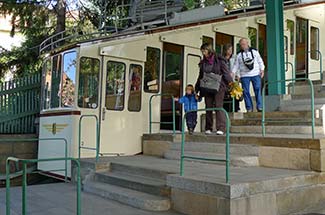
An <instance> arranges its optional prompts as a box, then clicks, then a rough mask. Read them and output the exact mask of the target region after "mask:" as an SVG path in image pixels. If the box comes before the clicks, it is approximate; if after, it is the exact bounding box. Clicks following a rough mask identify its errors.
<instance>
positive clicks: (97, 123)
mask: <svg viewBox="0 0 325 215" xmlns="http://www.w3.org/2000/svg"><path fill="white" fill-rule="evenodd" d="M94 117H95V119H96V162H98V160H99V121H98V117H97V116H96V115H94Z"/></svg>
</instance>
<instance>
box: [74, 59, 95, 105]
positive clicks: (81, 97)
mask: <svg viewBox="0 0 325 215" xmlns="http://www.w3.org/2000/svg"><path fill="white" fill-rule="evenodd" d="M99 71H100V61H99V60H98V59H96V58H89V57H81V58H80V74H79V87H78V106H79V107H81V108H92V109H96V108H97V107H98V86H99Z"/></svg>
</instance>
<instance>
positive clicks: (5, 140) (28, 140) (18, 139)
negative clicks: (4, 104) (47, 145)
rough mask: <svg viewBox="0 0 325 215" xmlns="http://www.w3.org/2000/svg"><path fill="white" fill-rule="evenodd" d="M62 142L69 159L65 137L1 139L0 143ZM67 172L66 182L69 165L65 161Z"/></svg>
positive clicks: (65, 173)
mask: <svg viewBox="0 0 325 215" xmlns="http://www.w3.org/2000/svg"><path fill="white" fill-rule="evenodd" d="M56 140H59V141H60V140H62V141H63V142H64V157H68V141H67V139H65V138H63V137H58V138H10V139H0V142H18V141H25V142H34V141H38V142H39V141H56ZM64 165H65V172H64V181H65V182H67V181H68V172H67V171H68V163H67V161H65V164H64Z"/></svg>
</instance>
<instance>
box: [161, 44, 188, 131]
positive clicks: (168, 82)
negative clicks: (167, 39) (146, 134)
mask: <svg viewBox="0 0 325 215" xmlns="http://www.w3.org/2000/svg"><path fill="white" fill-rule="evenodd" d="M183 55H184V47H183V46H180V45H175V44H171V43H164V46H163V81H162V94H170V95H173V96H174V97H180V96H181V95H182V92H183V90H182V89H183V85H182V83H183ZM172 102H174V101H171V99H170V97H162V100H161V113H160V114H161V117H160V118H161V122H172ZM175 108H176V129H177V130H180V124H181V116H182V107H181V105H178V104H176V106H175ZM160 128H161V129H166V130H171V129H172V125H169V124H168V125H167V124H161V127H160Z"/></svg>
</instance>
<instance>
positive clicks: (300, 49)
mask: <svg viewBox="0 0 325 215" xmlns="http://www.w3.org/2000/svg"><path fill="white" fill-rule="evenodd" d="M206 9H208V8H206ZM202 10H204V9H202ZM213 16H214V17H213ZM213 16H212V17H210V18H208V19H203V20H195V19H193V20H190V19H187V20H185V21H184V22H181V21H179V22H177V21H175V23H172V22H170V23H169V24H167V25H162V26H161V25H158V26H156V27H151V28H146V29H140V30H132V31H129V32H120V33H115V34H111V35H108V36H104V37H103V36H101V37H98V38H92V39H89V40H84V41H80V42H76V43H73V44H68V45H64V46H61V47H56V46H55V48H53V49H51V50H50V51H48V52H44V53H43V56H44V67H43V84H42V110H41V113H40V131H39V137H40V138H41V139H42V138H64V139H66V140H67V143H68V145H67V148H65V144H64V143H63V141H59V140H53V141H42V140H40V142H39V151H38V157H39V158H48V157H55V156H60V157H63V156H65V153H67V155H68V156H69V157H78V156H80V157H81V158H86V157H92V158H93V157H95V155H96V150H94V149H95V148H96V145H97V142H98V145H99V155H100V156H123V155H135V154H138V153H141V152H142V145H141V137H142V135H143V134H144V133H148V131H149V100H150V97H151V96H153V95H156V94H170V95H173V96H174V97H180V96H181V95H183V94H184V87H185V86H186V85H187V84H189V83H191V84H195V82H196V80H197V76H198V72H199V68H198V64H199V62H200V60H201V58H202V55H201V52H200V46H201V45H202V43H203V42H208V43H211V44H212V45H213V46H214V47H215V50H216V51H217V52H218V53H220V52H221V50H222V47H223V45H225V44H226V43H230V44H233V47H234V49H235V50H234V52H238V51H239V46H238V42H239V40H240V39H241V38H247V39H249V41H250V44H251V46H252V47H255V48H257V49H258V50H259V52H260V53H261V56H262V57H263V59H264V61H265V64H267V47H266V44H267V43H266V17H265V16H266V15H265V10H264V9H263V8H256V9H254V8H253V9H251V10H238V11H234V12H231V11H230V12H229V11H228V13H225V12H224V11H222V14H219V15H218V14H215V15H213ZM324 33H325V2H324V1H306V2H304V1H300V2H299V3H293V4H288V5H285V7H284V38H283V39H284V42H285V50H283V51H284V53H285V61H286V62H289V63H292V64H293V68H291V67H289V66H288V65H287V66H286V71H284V72H286V78H287V79H289V78H294V77H292V74H293V73H292V69H294V70H295V71H296V76H297V77H298V76H304V77H305V76H307V77H309V78H310V79H312V80H319V78H320V74H319V72H318V73H317V72H315V71H319V63H320V61H324V59H321V57H320V54H318V53H317V51H320V52H322V53H325V40H324V36H322V35H324ZM172 102H174V101H172V100H171V99H170V98H169V97H164V96H162V97H160V96H155V97H154V98H153V99H152V111H151V114H152V116H151V117H152V121H154V122H166V121H171V119H172ZM199 106H200V107H201V108H203V107H204V102H201V103H200V104H199ZM242 111H244V107H242ZM182 114H183V113H182V108H181V106H180V105H178V104H177V103H176V130H179V129H180V122H181V118H182ZM198 123H199V124H200V122H198ZM171 129H172V128H171V126H170V125H168V124H158V123H155V124H153V125H152V132H153V133H158V132H164V131H168V132H171V131H170V130H171ZM196 129H197V131H198V132H199V131H200V125H198V126H197V128H196ZM61 142H62V143H61ZM79 144H80V146H81V147H82V148H81V149H80V150H79ZM63 165H64V164H63V162H59V161H58V162H56V163H55V162H51V163H40V164H39V169H42V170H49V169H55V168H58V167H60V166H61V167H63ZM69 168H70V164H69ZM68 172H69V171H68ZM61 173H62V172H61Z"/></svg>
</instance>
